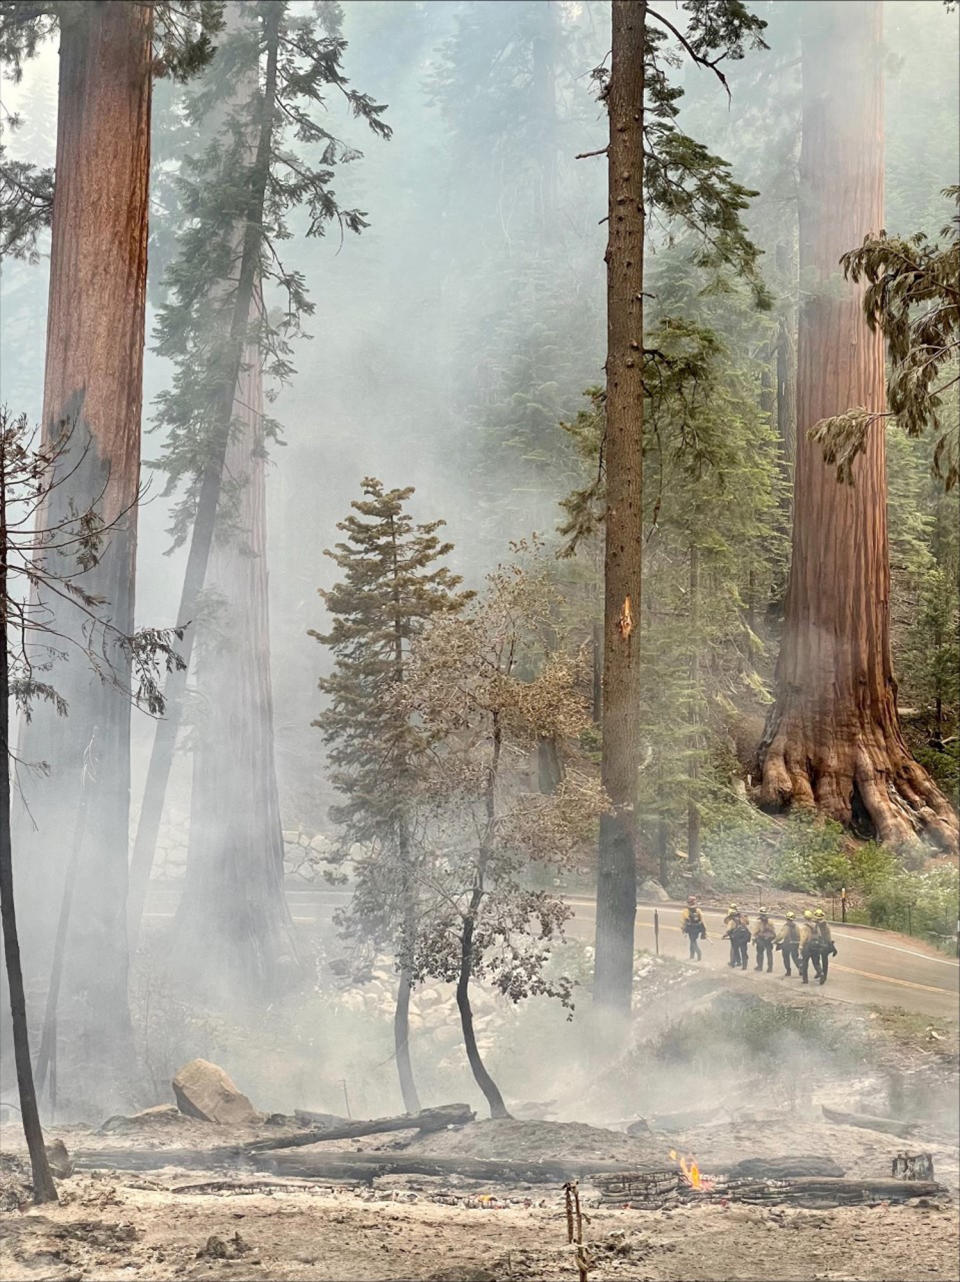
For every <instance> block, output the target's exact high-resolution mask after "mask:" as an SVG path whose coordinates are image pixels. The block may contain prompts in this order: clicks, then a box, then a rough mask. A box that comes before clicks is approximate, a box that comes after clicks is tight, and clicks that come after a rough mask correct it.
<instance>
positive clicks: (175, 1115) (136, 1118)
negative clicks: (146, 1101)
mask: <svg viewBox="0 0 960 1282" xmlns="http://www.w3.org/2000/svg"><path fill="white" fill-rule="evenodd" d="M178 1120H179V1121H182V1120H183V1113H181V1111H180V1110H179V1109H178V1108H177V1106H176V1104H154V1105H153V1107H152V1108H144V1109H141V1110H140V1112H139V1113H134V1114H133V1115H132V1116H131V1117H127V1116H125V1115H124V1114H122V1113H115V1114H114V1115H113V1116H112V1117H108V1118H107V1120H106V1121H105V1122H104V1124H103V1125H102V1126H101V1127H100V1134H101V1135H109V1134H110V1132H111V1131H135V1130H138V1129H139V1128H140V1127H142V1126H156V1125H168V1124H169V1123H171V1122H177V1121H178Z"/></svg>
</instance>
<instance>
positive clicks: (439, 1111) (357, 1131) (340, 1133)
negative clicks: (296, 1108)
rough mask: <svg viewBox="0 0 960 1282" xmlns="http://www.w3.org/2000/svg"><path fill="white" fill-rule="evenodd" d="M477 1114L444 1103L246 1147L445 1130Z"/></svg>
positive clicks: (254, 1149) (462, 1106)
mask: <svg viewBox="0 0 960 1282" xmlns="http://www.w3.org/2000/svg"><path fill="white" fill-rule="evenodd" d="M475 1116H476V1115H475V1113H474V1112H473V1110H472V1109H471V1108H470V1105H469V1104H442V1105H441V1106H440V1107H439V1108H424V1109H421V1110H420V1112H419V1113H401V1114H399V1115H398V1116H396V1117H375V1118H372V1119H371V1120H370V1121H368V1122H346V1123H345V1124H344V1125H343V1126H322V1127H319V1128H318V1129H316V1130H312V1131H305V1132H304V1133H303V1134H302V1135H283V1136H281V1137H280V1138H279V1139H275V1140H252V1141H251V1142H250V1143H249V1144H245V1145H244V1146H243V1147H244V1149H245V1150H246V1151H247V1152H248V1153H263V1152H267V1151H268V1150H270V1149H275V1148H302V1147H304V1146H305V1145H308V1144H320V1143H322V1142H323V1141H324V1140H352V1139H358V1138H359V1137H360V1136H361V1135H380V1134H382V1133H384V1132H387V1131H421V1132H424V1133H428V1132H430V1131H442V1130H444V1129H445V1128H446V1127H448V1126H465V1125H466V1124H467V1122H472V1121H473V1119H474V1117H475Z"/></svg>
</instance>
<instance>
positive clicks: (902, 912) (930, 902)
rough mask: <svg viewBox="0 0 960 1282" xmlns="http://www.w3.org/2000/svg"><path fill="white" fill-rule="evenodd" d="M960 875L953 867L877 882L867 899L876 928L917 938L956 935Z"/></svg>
mask: <svg viewBox="0 0 960 1282" xmlns="http://www.w3.org/2000/svg"><path fill="white" fill-rule="evenodd" d="M958 896H960V873H958V870H957V869H956V868H954V867H952V866H951V865H945V866H943V867H939V868H932V869H930V870H928V871H927V872H897V873H894V874H892V875H891V876H889V877H887V878H886V879H883V880H879V881H877V882H876V883H875V884H874V885H873V887H872V888H871V890H870V891H869V893H867V894H866V895H865V897H864V900H865V906H866V910H867V914H868V916H869V919H870V924H871V925H872V926H885V927H887V928H889V929H894V930H906V931H909V932H910V933H911V934H914V935H952V934H953V932H954V930H955V929H956V923H957V914H958Z"/></svg>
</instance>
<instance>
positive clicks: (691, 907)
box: [680, 895, 707, 961]
mask: <svg viewBox="0 0 960 1282" xmlns="http://www.w3.org/2000/svg"><path fill="white" fill-rule="evenodd" d="M680 929H681V930H682V931H683V933H684V934H685V935H686V937H687V939H688V940H689V941H690V960H691V961H702V960H703V957H702V955H701V952H700V940H701V939H706V937H707V927H706V923H705V922H704V920H703V913H701V911H700V909H699V908H698V907H697V901H696V899H695V898H694V896H693V895H690V896H689V898H688V899H687V906H686V908H684V910H683V912H682V913H681V914H680Z"/></svg>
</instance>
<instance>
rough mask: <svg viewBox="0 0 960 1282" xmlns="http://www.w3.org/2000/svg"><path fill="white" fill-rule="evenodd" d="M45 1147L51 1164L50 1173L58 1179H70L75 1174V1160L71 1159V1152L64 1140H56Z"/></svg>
mask: <svg viewBox="0 0 960 1282" xmlns="http://www.w3.org/2000/svg"><path fill="white" fill-rule="evenodd" d="M43 1149H44V1152H45V1153H46V1155H47V1161H48V1163H49V1164H50V1174H51V1175H54V1176H55V1177H56V1178H57V1179H58V1180H65V1179H68V1178H69V1176H71V1175H72V1174H73V1162H71V1160H70V1154H69V1153H68V1152H67V1146H66V1144H64V1142H63V1140H54V1141H53V1143H52V1144H45V1145H44V1146H43Z"/></svg>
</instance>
